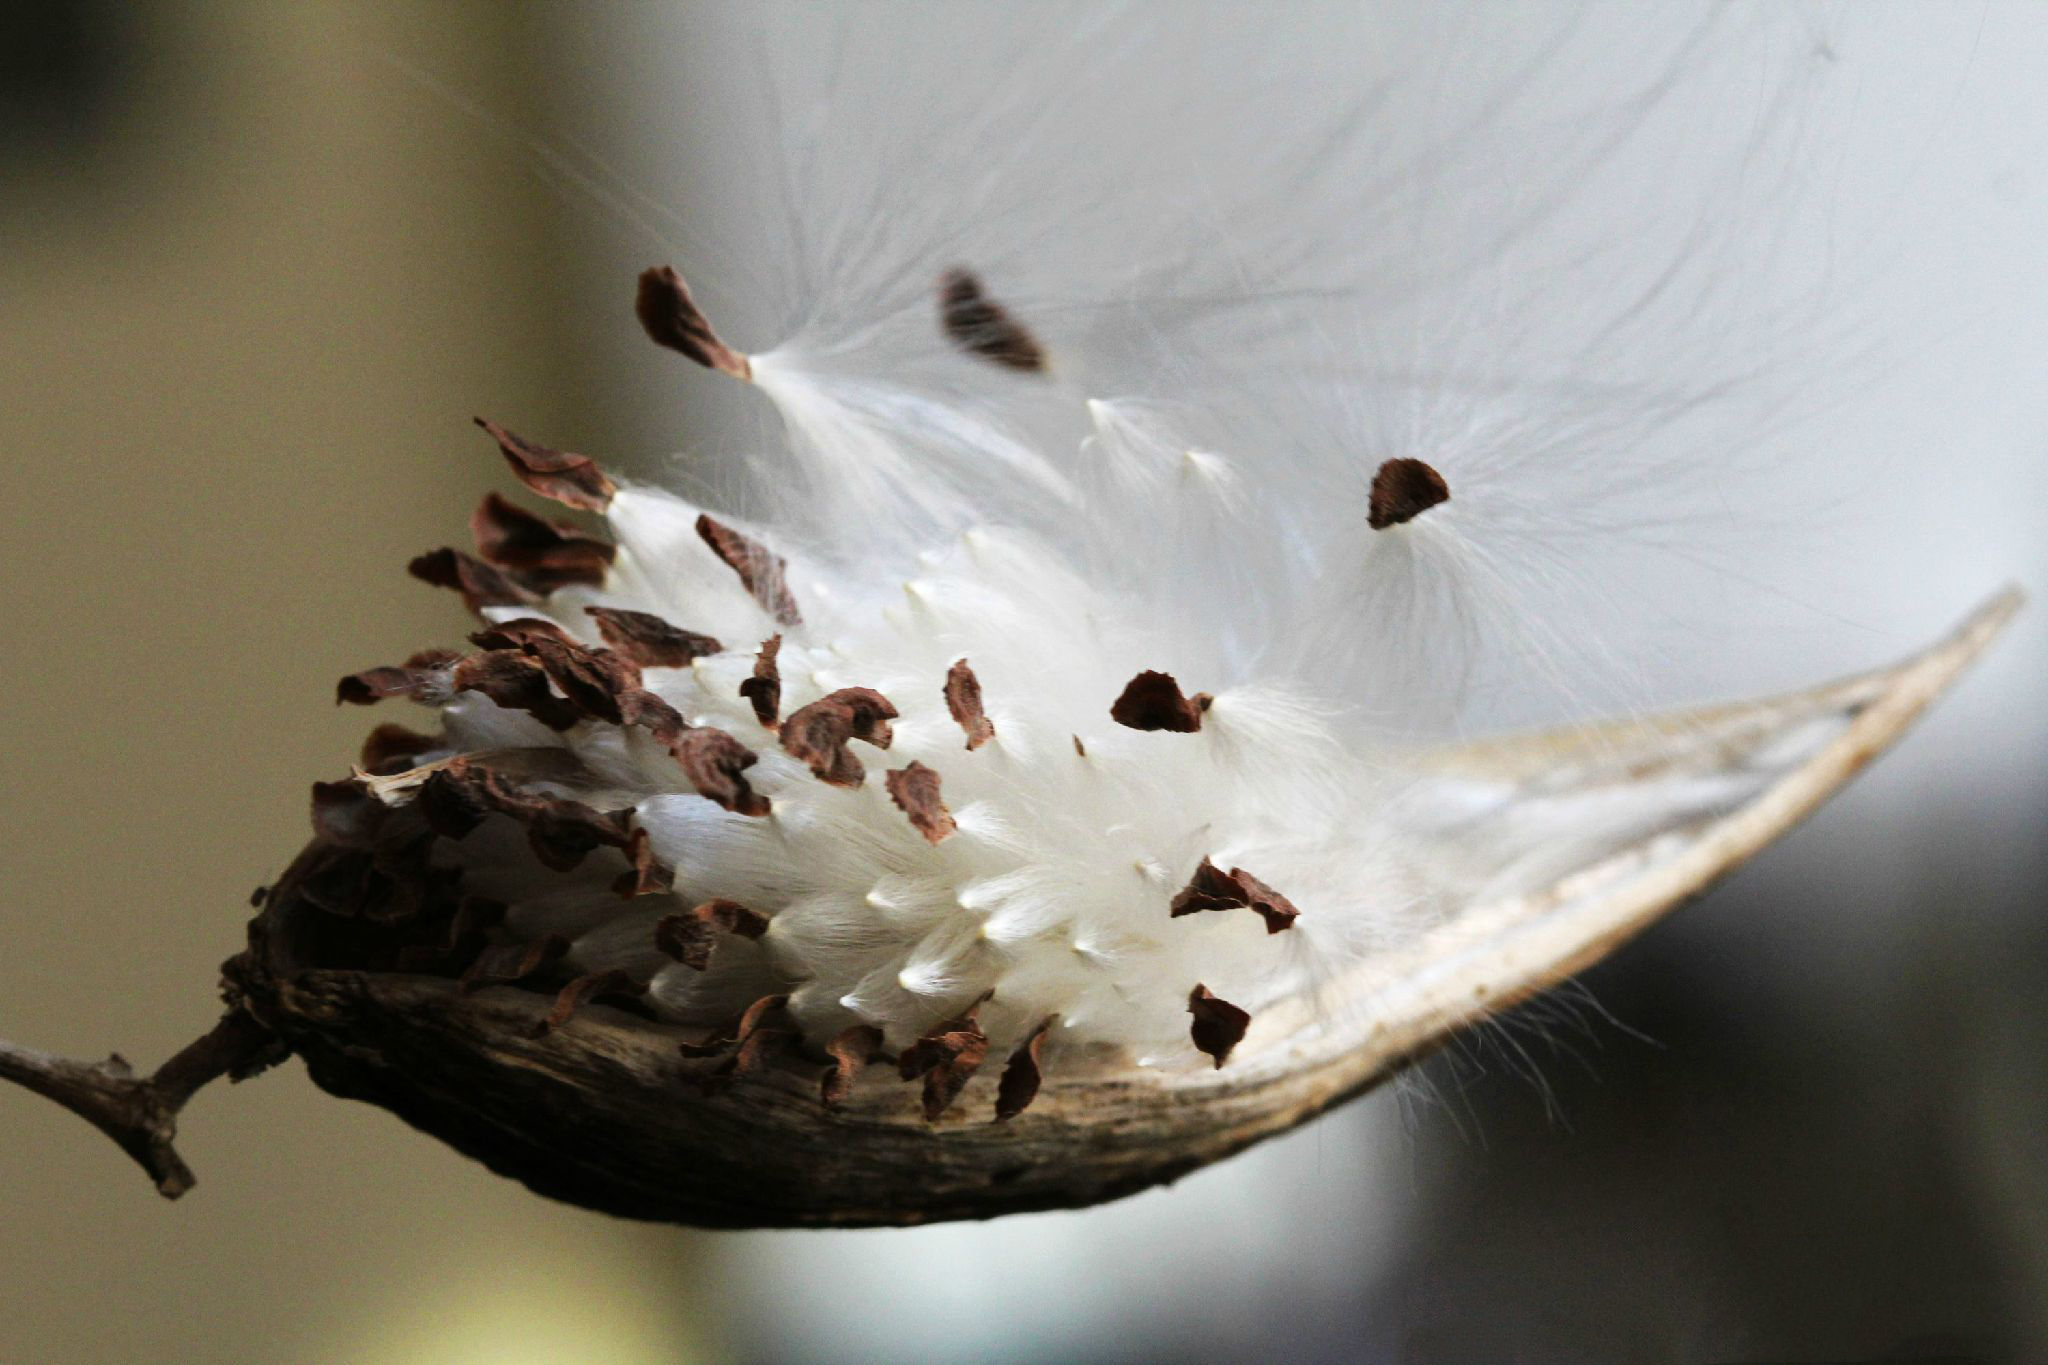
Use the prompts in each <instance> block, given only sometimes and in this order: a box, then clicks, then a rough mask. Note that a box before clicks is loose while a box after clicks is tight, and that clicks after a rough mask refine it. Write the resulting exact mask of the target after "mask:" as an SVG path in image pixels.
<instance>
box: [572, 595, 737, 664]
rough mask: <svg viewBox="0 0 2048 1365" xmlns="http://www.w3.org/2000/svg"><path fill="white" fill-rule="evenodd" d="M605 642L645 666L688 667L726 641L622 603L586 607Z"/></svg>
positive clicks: (722, 646)
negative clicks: (627, 606)
mask: <svg viewBox="0 0 2048 1365" xmlns="http://www.w3.org/2000/svg"><path fill="white" fill-rule="evenodd" d="M583 611H584V614H585V615H587V616H589V617H590V618H591V619H593V620H595V621H596V622H597V632H598V634H600V635H602V636H603V637H604V642H605V643H606V644H608V645H610V646H611V647H612V648H613V649H615V650H617V651H618V652H619V653H620V654H623V655H624V656H625V657H627V658H628V659H631V660H632V661H633V662H634V663H636V664H639V665H640V666H641V667H642V668H687V667H689V665H690V663H691V661H692V660H695V659H701V658H704V657H705V656H706V655H710V654H717V653H719V652H720V651H721V650H723V649H724V648H725V646H724V645H722V644H720V643H718V641H716V640H714V639H712V638H711V637H710V636H709V635H699V634H698V633H697V632H696V631H694V630H684V629H683V628H682V627H680V626H672V625H670V624H669V623H668V622H666V621H664V620H662V619H661V618H660V617H659V616H656V615H655V614H654V613H652V612H646V611H626V610H623V609H621V608H619V607H585V608H584V609H583Z"/></svg>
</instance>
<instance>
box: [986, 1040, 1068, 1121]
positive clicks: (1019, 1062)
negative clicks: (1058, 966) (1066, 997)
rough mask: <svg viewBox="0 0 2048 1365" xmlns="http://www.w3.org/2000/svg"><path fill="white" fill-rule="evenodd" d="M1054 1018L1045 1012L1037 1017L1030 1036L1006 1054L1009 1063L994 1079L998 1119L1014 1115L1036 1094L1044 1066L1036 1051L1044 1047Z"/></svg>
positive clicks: (1027, 1105) (1019, 1112) (1020, 1111)
mask: <svg viewBox="0 0 2048 1365" xmlns="http://www.w3.org/2000/svg"><path fill="white" fill-rule="evenodd" d="M1057 1018H1059V1016H1058V1015H1057V1014H1049V1015H1047V1016H1046V1017H1045V1018H1044V1019H1042V1020H1040V1021H1039V1025H1038V1027H1037V1028H1035V1029H1033V1030H1031V1036H1030V1037H1028V1038H1026V1039H1025V1040H1024V1041H1023V1042H1022V1043H1021V1044H1019V1045H1018V1047H1017V1050H1016V1051H1015V1052H1012V1053H1011V1054H1010V1063H1009V1065H1008V1066H1005V1067H1004V1068H1003V1078H1002V1079H1001V1080H1000V1081H998V1082H997V1083H996V1118H997V1119H998V1120H1002V1119H1013V1118H1016V1117H1017V1115H1019V1114H1021V1113H1023V1112H1024V1111H1025V1110H1026V1109H1028V1108H1030V1106H1031V1101H1033V1100H1035V1099H1037V1098H1038V1087H1039V1085H1040V1084H1041V1083H1042V1082H1043V1081H1044V1079H1045V1073H1044V1070H1043V1069H1042V1068H1041V1067H1040V1066H1039V1055H1040V1054H1041V1053H1043V1052H1044V1051H1045V1034H1046V1030H1048V1029H1050V1028H1051V1027H1052V1024H1053V1020H1055V1019H1057Z"/></svg>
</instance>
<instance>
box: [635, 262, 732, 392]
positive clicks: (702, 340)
mask: <svg viewBox="0 0 2048 1365" xmlns="http://www.w3.org/2000/svg"><path fill="white" fill-rule="evenodd" d="M633 312H634V313H635V314H636V315H637V316H638V317H639V319H640V325H641V326H642V327H644V328H646V329H647V335H648V337H649V339H651V340H652V341H653V342H654V343H655V344H656V345H657V346H666V347H668V349H670V350H671V351H676V352H678V353H680V354H682V355H686V356H688V357H689V358H690V359H692V360H694V361H696V362H697V363H698V364H699V365H702V366H704V367H706V368H707V369H713V370H717V371H719V372H720V373H721V374H729V375H731V376H732V377H733V378H735V379H751V378H752V377H753V367H752V366H751V365H749V364H748V363H747V358H746V357H745V356H743V355H741V354H740V353H739V352H738V351H735V350H733V349H732V347H730V346H728V345H726V344H725V343H724V342H723V341H720V340H719V339H718V334H717V333H716V332H714V331H712V330H711V323H710V322H709V321H708V320H707V319H706V318H705V316H704V312H703V310H702V309H700V308H699V307H697V301H696V300H695V299H693V298H691V297H690V286H688V285H687V284H684V283H683V277H682V275H681V274H680V273H679V272H678V271H677V270H676V268H675V267H674V266H672V265H661V266H655V267H653V268H652V269H649V270H643V271H642V272H640V289H639V292H638V293H637V294H636V295H635V296H634V299H633Z"/></svg>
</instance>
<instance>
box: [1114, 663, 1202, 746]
mask: <svg viewBox="0 0 2048 1365" xmlns="http://www.w3.org/2000/svg"><path fill="white" fill-rule="evenodd" d="M1213 700H1214V698H1212V697H1211V696H1210V695H1209V694H1208V693H1207V692H1197V693H1195V695H1194V696H1192V697H1189V696H1185V695H1183V694H1182V692H1181V690H1180V684H1179V683H1177V682H1175V681H1174V679H1173V675H1172V674H1171V673H1156V672H1153V671H1152V670H1150V669H1147V670H1146V671H1145V672H1143V673H1140V674H1139V675H1138V676H1137V677H1135V678H1133V679H1131V680H1130V681H1129V682H1128V683H1126V684H1124V690H1123V695H1121V696H1119V697H1118V698H1117V699H1116V701H1115V702H1114V703H1112V704H1111V706H1110V708H1109V718H1110V719H1111V720H1113V721H1115V722H1116V723H1117V724H1118V725H1128V726H1129V727H1130V728H1131V729H1133V730H1172V731H1174V732H1176V733H1178V734H1184V735H1185V734H1193V733H1194V732H1195V731H1197V730H1199V729H1201V728H1202V713H1203V712H1205V711H1207V710H1208V709H1209V704H1210V702H1212V701H1213Z"/></svg>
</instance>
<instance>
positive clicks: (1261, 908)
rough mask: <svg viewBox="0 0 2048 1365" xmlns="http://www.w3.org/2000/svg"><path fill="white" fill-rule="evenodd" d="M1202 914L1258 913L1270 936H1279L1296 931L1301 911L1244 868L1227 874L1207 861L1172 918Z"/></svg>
mask: <svg viewBox="0 0 2048 1365" xmlns="http://www.w3.org/2000/svg"><path fill="white" fill-rule="evenodd" d="M1202 910H1254V911H1257V912H1258V914H1259V916H1260V918H1262V919H1264V920H1265V921H1266V932H1267V933H1269V934H1277V933H1279V932H1280V931H1281V930H1282V929H1292V928H1293V927H1294V921H1295V920H1296V919H1297V918H1299V917H1300V915H1301V911H1299V910H1297V909H1295V907H1294V902H1292V901H1290V900H1288V899H1287V897H1285V896H1283V895H1281V894H1280V893H1279V892H1278V891H1275V890H1274V889H1273V888H1272V887H1270V886H1268V885H1266V884H1265V883H1264V882H1262V881H1260V880H1259V879H1258V878H1257V877H1254V876H1253V875H1252V874H1251V873H1249V872H1247V871H1245V870H1244V869H1243V868H1241V867H1233V868H1231V869H1230V871H1229V872H1224V871H1223V870H1222V869H1221V868H1219V867H1217V866H1216V864H1214V863H1212V862H1210V861H1209V860H1208V859H1207V858H1204V859H1202V863H1201V866H1199V867H1197V868H1196V869H1195V875H1194V876H1193V877H1191V878H1189V879H1188V884H1187V886H1186V888H1185V889H1184V890H1182V891H1181V893H1180V894H1179V895H1177V896H1175V897H1174V898H1173V905H1172V908H1171V909H1170V910H1169V911H1168V915H1169V916H1170V917H1171V918H1173V919H1179V918H1180V917H1181V916H1182V915H1192V914H1195V913H1197V912H1198V911H1202Z"/></svg>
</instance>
